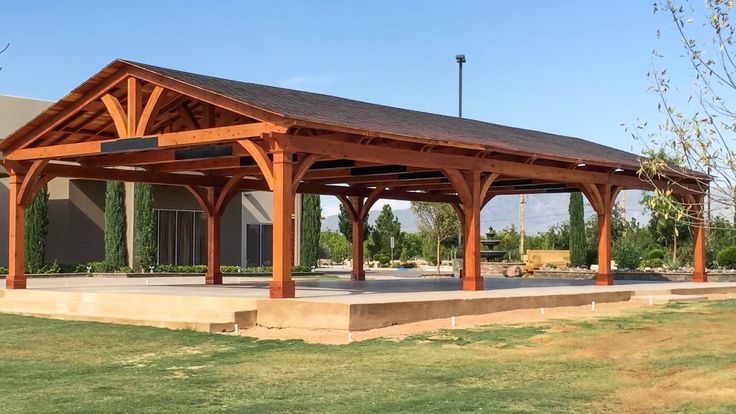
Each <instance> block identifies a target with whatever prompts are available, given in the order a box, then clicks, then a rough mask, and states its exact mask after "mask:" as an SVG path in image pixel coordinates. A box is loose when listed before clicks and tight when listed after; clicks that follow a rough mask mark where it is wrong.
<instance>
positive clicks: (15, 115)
mask: <svg viewBox="0 0 736 414" xmlns="http://www.w3.org/2000/svg"><path fill="white" fill-rule="evenodd" d="M51 103H52V102H51V101H44V100H39V99H28V98H18V97H16V96H4V95H0V139H4V138H5V137H7V136H8V135H10V134H11V133H12V132H15V130H16V129H18V128H20V127H22V126H23V125H25V124H26V122H28V121H30V120H31V119H33V118H34V117H36V115H38V114H40V113H41V112H42V111H43V110H44V109H46V108H48V107H49V105H51Z"/></svg>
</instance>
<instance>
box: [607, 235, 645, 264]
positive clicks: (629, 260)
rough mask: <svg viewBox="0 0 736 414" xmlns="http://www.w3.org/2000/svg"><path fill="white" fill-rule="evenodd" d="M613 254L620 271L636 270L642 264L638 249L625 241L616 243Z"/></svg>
mask: <svg viewBox="0 0 736 414" xmlns="http://www.w3.org/2000/svg"><path fill="white" fill-rule="evenodd" d="M612 253H613V260H615V261H616V265H617V266H618V268H619V269H636V267H637V266H639V263H640V262H641V256H640V255H639V251H638V249H637V248H636V247H634V246H632V245H631V244H630V243H626V242H624V241H621V242H618V243H615V244H614V245H613V252H612Z"/></svg>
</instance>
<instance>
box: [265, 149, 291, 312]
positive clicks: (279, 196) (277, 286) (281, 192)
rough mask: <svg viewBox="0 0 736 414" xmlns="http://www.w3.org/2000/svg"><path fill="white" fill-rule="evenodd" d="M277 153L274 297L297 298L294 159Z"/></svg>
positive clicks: (272, 283) (274, 188)
mask: <svg viewBox="0 0 736 414" xmlns="http://www.w3.org/2000/svg"><path fill="white" fill-rule="evenodd" d="M272 154H273V186H272V188H271V189H272V191H273V212H272V214H273V216H272V217H273V279H272V280H271V284H270V286H269V288H270V289H269V291H270V296H271V298H278V299H281V298H293V297H294V296H295V294H296V286H295V285H294V281H293V280H292V278H291V265H292V244H291V234H292V222H291V215H292V214H293V209H294V192H293V190H292V188H293V187H292V185H293V179H292V170H293V165H292V156H293V154H292V153H291V152H288V151H284V150H283V149H280V148H279V149H276V150H274V151H273V152H272Z"/></svg>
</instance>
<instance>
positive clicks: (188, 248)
mask: <svg viewBox="0 0 736 414" xmlns="http://www.w3.org/2000/svg"><path fill="white" fill-rule="evenodd" d="M155 217H156V232H157V240H158V255H157V256H158V264H173V265H196V264H207V217H206V216H205V215H204V213H202V212H199V211H184V210H155Z"/></svg>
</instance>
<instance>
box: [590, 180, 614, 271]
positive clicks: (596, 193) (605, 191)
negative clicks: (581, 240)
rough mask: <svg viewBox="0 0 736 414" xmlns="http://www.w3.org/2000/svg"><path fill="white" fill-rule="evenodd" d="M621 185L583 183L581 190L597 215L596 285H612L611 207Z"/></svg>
mask: <svg viewBox="0 0 736 414" xmlns="http://www.w3.org/2000/svg"><path fill="white" fill-rule="evenodd" d="M620 190H621V187H618V186H612V185H590V184H587V185H583V186H581V191H582V193H583V194H585V196H586V198H587V199H588V201H589V202H590V205H591V206H592V207H593V209H594V210H595V212H596V214H597V215H598V273H596V278H595V280H596V284H597V285H613V272H612V271H611V241H612V240H611V209H612V208H613V205H614V203H615V201H616V196H617V195H618V193H619V191H620Z"/></svg>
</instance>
